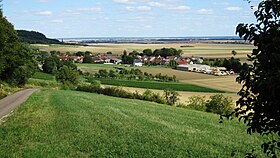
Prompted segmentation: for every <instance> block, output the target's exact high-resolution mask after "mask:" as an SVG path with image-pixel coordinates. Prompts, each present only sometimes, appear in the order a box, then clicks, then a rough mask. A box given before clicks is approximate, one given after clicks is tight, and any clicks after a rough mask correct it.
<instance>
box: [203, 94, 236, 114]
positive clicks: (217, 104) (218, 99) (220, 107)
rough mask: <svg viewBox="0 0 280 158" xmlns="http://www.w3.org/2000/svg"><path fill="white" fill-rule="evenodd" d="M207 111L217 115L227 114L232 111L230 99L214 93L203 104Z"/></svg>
mask: <svg viewBox="0 0 280 158" xmlns="http://www.w3.org/2000/svg"><path fill="white" fill-rule="evenodd" d="M205 106H206V111H207V112H213V113H216V114H219V115H228V114H230V113H232V111H233V110H232V108H231V107H232V100H231V99H230V98H229V97H225V96H224V95H222V94H216V95H213V96H211V97H210V100H208V101H207V103H206V104H205Z"/></svg>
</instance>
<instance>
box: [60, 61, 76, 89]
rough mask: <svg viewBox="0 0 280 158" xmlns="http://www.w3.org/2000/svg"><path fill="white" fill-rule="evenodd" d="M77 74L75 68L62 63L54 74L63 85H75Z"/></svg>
mask: <svg viewBox="0 0 280 158" xmlns="http://www.w3.org/2000/svg"><path fill="white" fill-rule="evenodd" d="M78 76H79V74H78V72H77V71H76V70H71V69H69V67H68V66H66V65H63V66H62V67H61V68H60V69H59V70H58V72H57V74H56V80H57V81H59V82H61V83H62V84H64V85H77V84H78Z"/></svg>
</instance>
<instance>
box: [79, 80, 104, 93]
mask: <svg viewBox="0 0 280 158" xmlns="http://www.w3.org/2000/svg"><path fill="white" fill-rule="evenodd" d="M76 90H77V91H84V92H90V93H101V86H100V83H98V82H96V83H91V84H81V85H78V86H77V89H76Z"/></svg>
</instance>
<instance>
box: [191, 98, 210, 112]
mask: <svg viewBox="0 0 280 158" xmlns="http://www.w3.org/2000/svg"><path fill="white" fill-rule="evenodd" d="M188 99H189V100H188V105H187V107H188V108H191V109H194V110H198V111H205V110H206V103H207V102H206V99H205V96H196V95H194V96H191V97H189V98H188Z"/></svg>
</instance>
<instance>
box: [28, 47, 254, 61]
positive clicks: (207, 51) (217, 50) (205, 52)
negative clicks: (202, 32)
mask: <svg viewBox="0 0 280 158" xmlns="http://www.w3.org/2000/svg"><path fill="white" fill-rule="evenodd" d="M185 45H188V46H191V47H181V46H185ZM33 46H35V47H36V48H39V49H40V50H43V51H52V50H57V51H60V52H62V53H66V52H71V53H76V52H78V51H90V52H92V53H106V52H108V51H111V52H112V53H114V54H122V53H123V51H124V50H127V51H128V52H131V51H133V50H136V51H139V52H142V51H143V50H144V49H147V48H150V49H152V50H155V49H161V48H164V47H165V48H171V47H172V48H176V49H181V50H183V53H184V54H183V56H203V57H205V58H230V57H232V54H231V51H232V50H235V51H236V52H237V53H238V54H237V55H236V57H238V58H242V59H244V58H246V57H247V54H248V53H250V52H251V51H252V49H253V48H254V47H253V46H252V45H244V44H205V43H195V44H189V43H176V44H103V43H100V44H92V45H90V46H73V45H56V44H52V45H42V44H34V45H33Z"/></svg>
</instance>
